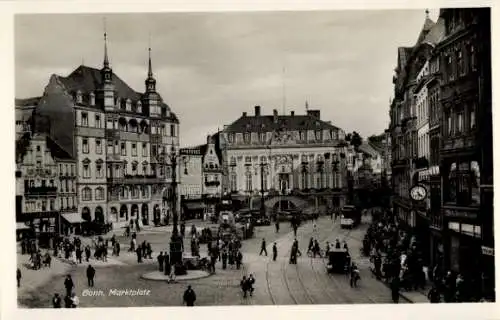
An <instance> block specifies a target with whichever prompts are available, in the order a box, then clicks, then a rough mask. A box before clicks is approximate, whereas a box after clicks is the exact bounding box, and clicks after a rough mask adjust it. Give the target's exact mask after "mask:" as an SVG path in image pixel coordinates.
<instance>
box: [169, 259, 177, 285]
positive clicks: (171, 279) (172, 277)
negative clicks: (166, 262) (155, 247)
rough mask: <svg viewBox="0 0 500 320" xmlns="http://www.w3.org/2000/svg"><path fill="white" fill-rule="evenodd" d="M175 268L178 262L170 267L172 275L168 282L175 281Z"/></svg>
mask: <svg viewBox="0 0 500 320" xmlns="http://www.w3.org/2000/svg"><path fill="white" fill-rule="evenodd" d="M175 268H177V266H176V264H175V263H174V264H172V265H171V267H170V276H169V280H168V282H169V283H170V282H175Z"/></svg>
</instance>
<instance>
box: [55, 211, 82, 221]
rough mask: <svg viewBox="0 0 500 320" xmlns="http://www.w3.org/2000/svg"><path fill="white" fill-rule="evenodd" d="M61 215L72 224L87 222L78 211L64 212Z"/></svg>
mask: <svg viewBox="0 0 500 320" xmlns="http://www.w3.org/2000/svg"><path fill="white" fill-rule="evenodd" d="M61 216H62V218H63V219H64V220H66V221H68V222H69V223H70V224H75V223H82V222H85V220H83V219H82V216H81V215H80V214H79V213H77V212H72V213H65V214H62V215H61Z"/></svg>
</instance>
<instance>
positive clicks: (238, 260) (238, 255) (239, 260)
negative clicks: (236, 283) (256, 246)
mask: <svg viewBox="0 0 500 320" xmlns="http://www.w3.org/2000/svg"><path fill="white" fill-rule="evenodd" d="M242 262H243V254H242V253H241V251H240V250H238V253H236V269H238V270H240V268H241V264H242Z"/></svg>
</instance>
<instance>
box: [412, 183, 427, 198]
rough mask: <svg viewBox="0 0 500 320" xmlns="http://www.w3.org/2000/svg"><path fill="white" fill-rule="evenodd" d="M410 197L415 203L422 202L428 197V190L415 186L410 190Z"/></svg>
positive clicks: (418, 185) (421, 186)
mask: <svg viewBox="0 0 500 320" xmlns="http://www.w3.org/2000/svg"><path fill="white" fill-rule="evenodd" d="M410 197H411V198H412V199H413V200H415V201H422V200H424V199H425V198H426V197H427V189H426V188H425V187H424V186H423V185H420V184H417V185H414V186H413V187H411V189H410Z"/></svg>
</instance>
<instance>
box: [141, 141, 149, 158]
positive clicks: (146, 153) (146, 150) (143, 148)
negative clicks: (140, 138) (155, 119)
mask: <svg viewBox="0 0 500 320" xmlns="http://www.w3.org/2000/svg"><path fill="white" fill-rule="evenodd" d="M147 155H148V144H147V143H143V144H142V156H143V157H145V156H147Z"/></svg>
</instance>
